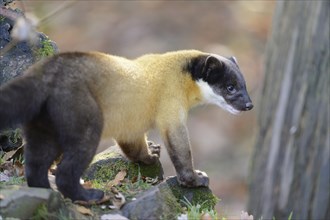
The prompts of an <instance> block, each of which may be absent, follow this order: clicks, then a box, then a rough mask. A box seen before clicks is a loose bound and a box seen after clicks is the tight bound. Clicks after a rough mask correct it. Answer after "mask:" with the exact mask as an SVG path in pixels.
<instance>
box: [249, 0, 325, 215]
mask: <svg viewBox="0 0 330 220" xmlns="http://www.w3.org/2000/svg"><path fill="white" fill-rule="evenodd" d="M329 10H330V1H278V2H277V6H276V10H275V15H274V22H273V32H272V33H271V36H270V40H269V42H268V47H267V52H266V63H265V71H266V74H265V75H266V76H265V81H264V87H263V91H262V97H261V101H260V108H259V113H258V123H259V129H260V130H259V135H258V137H257V142H256V146H255V152H254V154H253V157H252V162H251V173H250V188H249V193H250V196H249V203H248V209H249V211H250V212H251V213H252V214H253V215H254V217H255V219H259V218H260V217H261V216H262V217H263V219H271V218H273V217H275V218H276V219H288V216H289V215H290V213H291V212H292V213H293V216H292V219H315V220H318V219H330V213H329V207H330V204H329V200H330V194H329V190H330V186H329V173H330V168H329V167H330V165H329V160H330V159H329V157H330V155H329V154H330V146H329V124H330V123H329V94H330V93H329V85H330V82H329V69H330V68H329V63H330V56H329V46H330V45H329V25H330V23H329Z"/></svg>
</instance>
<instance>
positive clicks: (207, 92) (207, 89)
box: [197, 79, 241, 115]
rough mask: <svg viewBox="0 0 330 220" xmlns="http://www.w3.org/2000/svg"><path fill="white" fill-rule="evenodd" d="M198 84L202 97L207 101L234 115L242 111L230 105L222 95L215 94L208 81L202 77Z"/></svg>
mask: <svg viewBox="0 0 330 220" xmlns="http://www.w3.org/2000/svg"><path fill="white" fill-rule="evenodd" d="M197 85H198V86H199V88H200V90H201V93H202V97H203V99H204V101H205V102H206V103H210V104H215V105H217V106H219V107H220V108H222V109H224V110H226V111H228V112H230V113H232V114H234V115H237V114H239V113H240V112H241V111H238V110H236V109H235V108H234V107H233V106H231V105H229V104H228V103H227V102H226V100H225V99H224V98H223V97H222V96H221V95H217V94H215V92H214V91H213V89H212V88H211V86H210V85H209V84H208V83H207V82H205V81H203V80H201V79H200V80H198V81H197Z"/></svg>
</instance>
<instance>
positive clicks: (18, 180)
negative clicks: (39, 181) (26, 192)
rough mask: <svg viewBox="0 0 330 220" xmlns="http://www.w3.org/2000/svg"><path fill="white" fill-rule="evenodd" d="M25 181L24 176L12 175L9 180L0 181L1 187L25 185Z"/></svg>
mask: <svg viewBox="0 0 330 220" xmlns="http://www.w3.org/2000/svg"><path fill="white" fill-rule="evenodd" d="M24 183H25V178H24V176H19V177H10V180H9V181H8V182H6V181H0V187H4V186H10V185H23V184H24Z"/></svg>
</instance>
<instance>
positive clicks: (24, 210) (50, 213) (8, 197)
mask: <svg viewBox="0 0 330 220" xmlns="http://www.w3.org/2000/svg"><path fill="white" fill-rule="evenodd" d="M0 195H1V200H0V216H2V217H4V218H18V219H31V218H32V219H58V216H62V217H63V218H64V219H66V218H70V219H82V220H84V219H89V218H88V217H86V216H84V215H82V214H80V213H79V212H78V211H77V210H76V207H75V206H74V205H73V204H72V203H71V202H70V201H67V200H65V199H63V197H62V196H61V194H60V193H59V192H56V191H54V190H51V189H43V188H32V187H19V186H10V187H3V188H2V189H1V194H0Z"/></svg>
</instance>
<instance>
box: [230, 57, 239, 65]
mask: <svg viewBox="0 0 330 220" xmlns="http://www.w3.org/2000/svg"><path fill="white" fill-rule="evenodd" d="M228 60H230V61H231V62H233V63H235V64H236V65H237V66H238V62H237V59H236V57H229V58H228Z"/></svg>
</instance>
